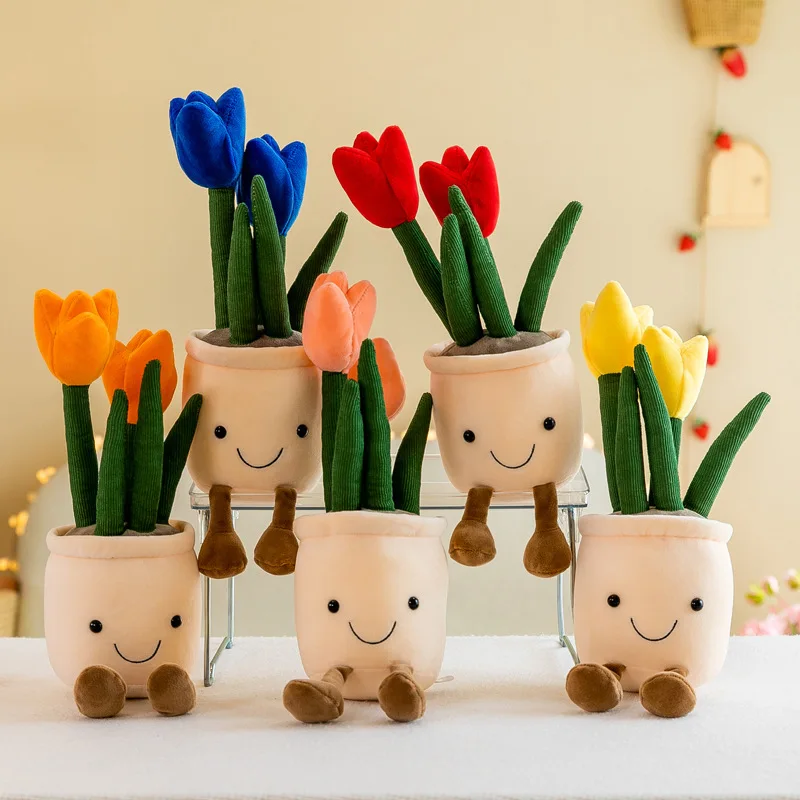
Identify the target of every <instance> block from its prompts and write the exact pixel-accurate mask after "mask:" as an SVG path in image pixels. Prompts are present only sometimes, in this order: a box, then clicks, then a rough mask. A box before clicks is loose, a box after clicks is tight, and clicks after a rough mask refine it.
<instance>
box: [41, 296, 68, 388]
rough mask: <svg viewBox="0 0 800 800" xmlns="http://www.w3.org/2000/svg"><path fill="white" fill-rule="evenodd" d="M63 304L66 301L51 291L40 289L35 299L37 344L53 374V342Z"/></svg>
mask: <svg viewBox="0 0 800 800" xmlns="http://www.w3.org/2000/svg"><path fill="white" fill-rule="evenodd" d="M63 303H64V301H63V300H62V299H61V298H60V297H59V296H58V295H57V294H56V293H55V292H51V291H50V290H49V289H39V291H38V292H36V295H35V296H34V299H33V328H34V333H35V334H36V344H37V346H38V347H39V352H40V353H41V354H42V358H43V359H44V362H45V364H47V368H48V369H49V370H50V371H51V372H53V342H54V339H55V335H56V330H57V328H58V318H59V316H60V314H61V306H62V305H63ZM56 377H58V376H56Z"/></svg>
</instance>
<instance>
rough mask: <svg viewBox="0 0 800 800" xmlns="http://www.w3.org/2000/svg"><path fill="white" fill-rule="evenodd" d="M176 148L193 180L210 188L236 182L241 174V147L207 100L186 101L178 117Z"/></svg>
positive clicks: (181, 163) (185, 170)
mask: <svg viewBox="0 0 800 800" xmlns="http://www.w3.org/2000/svg"><path fill="white" fill-rule="evenodd" d="M175 149H176V152H177V154H178V161H179V162H180V165H181V168H182V169H183V171H184V172H185V173H186V175H187V176H188V177H189V179H190V180H191V181H193V182H194V183H196V184H198V185H200V186H204V187H206V188H208V189H214V188H224V187H227V186H232V185H233V184H234V183H235V182H236V179H237V178H238V176H239V170H240V167H241V150H240V149H239V148H238V146H237V147H234V146H233V145H232V143H231V138H230V136H229V135H228V130H227V128H226V127H225V124H224V122H223V121H222V119H221V118H220V117H219V115H218V114H216V113H215V112H214V111H213V110H212V109H211V108H209V107H208V106H207V105H205V104H204V103H198V102H194V103H186V104H185V105H184V106H183V108H182V109H181V111H180V113H179V114H178V117H177V119H176V120H175Z"/></svg>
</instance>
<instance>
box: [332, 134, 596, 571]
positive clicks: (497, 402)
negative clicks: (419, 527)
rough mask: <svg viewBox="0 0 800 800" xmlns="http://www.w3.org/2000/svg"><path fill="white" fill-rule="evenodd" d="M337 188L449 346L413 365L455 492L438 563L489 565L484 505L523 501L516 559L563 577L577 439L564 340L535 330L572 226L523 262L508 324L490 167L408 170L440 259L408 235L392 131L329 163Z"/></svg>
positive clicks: (413, 226) (470, 161) (564, 219)
mask: <svg viewBox="0 0 800 800" xmlns="http://www.w3.org/2000/svg"><path fill="white" fill-rule="evenodd" d="M333 166H334V170H335V172H336V175H337V177H338V179H339V182H340V183H341V184H342V187H343V188H344V190H345V192H346V193H347V195H348V196H349V197H350V200H351V201H352V202H353V204H354V205H355V206H356V208H357V209H358V210H359V211H360V212H361V213H362V214H363V216H364V217H366V219H367V220H369V221H370V222H372V223H373V224H375V225H378V226H380V227H384V228H391V229H392V231H393V233H394V234H395V236H396V237H397V239H398V241H399V242H400V244H401V246H402V248H403V250H404V252H405V255H406V258H407V260H408V263H409V265H410V266H411V269H412V271H413V273H414V277H415V278H416V280H417V283H418V284H419V286H420V288H421V289H422V291H423V293H424V294H425V296H426V297H427V299H428V301H429V302H430V304H431V306H432V307H433V309H434V311H435V312H436V313H437V315H438V316H439V318H440V319H441V321H442V323H443V324H444V326H445V328H446V329H447V332H448V333H449V335H450V337H451V338H450V339H449V340H448V341H446V342H443V343H441V344H438V345H435V346H434V347H431V348H430V349H429V350H428V351H427V352H426V353H425V364H426V366H427V367H428V369H429V370H430V372H431V384H430V385H431V394H432V396H433V408H434V411H433V413H434V418H435V421H436V430H437V434H438V439H439V446H440V449H441V453H442V460H443V463H444V467H445V470H446V471H447V474H448V477H449V478H450V480H451V482H452V483H453V484H454V485H455V486H456V488H458V489H460V490H461V491H467V492H468V499H467V504H466V508H465V510H464V516H463V518H462V520H461V522H460V523H459V524H458V525H457V526H456V528H455V530H454V531H453V535H452V538H451V540H450V555H451V556H452V558H453V559H455V560H456V561H458V562H459V563H461V564H465V565H468V566H479V565H481V564H485V563H487V562H488V561H491V560H492V558H494V556H495V552H496V551H495V544H494V538H493V536H492V533H491V531H490V530H489V528H488V526H487V524H486V521H487V516H488V511H489V506H490V503H491V499H492V495H493V493H494V492H495V491H499V492H519V491H530V490H532V491H533V494H534V498H535V505H536V530H535V532H534V535H533V536H532V538H531V540H530V541H529V543H528V545H527V547H526V549H525V554H524V558H523V561H524V564H525V567H526V569H527V570H528V571H529V572H531V573H533V574H534V575H538V576H541V577H551V576H554V575H557V574H559V573H561V572H563V571H564V570H565V569H567V567H568V566H569V564H570V551H569V546H568V544H567V542H566V540H565V538H564V535H563V533H562V532H561V530H560V529H559V527H558V502H557V494H556V484H558V483H560V482H562V481H565V480H568V479H569V478H571V477H572V476H573V475H574V474H575V473H576V472H577V470H578V469H579V467H580V459H581V448H582V443H583V428H582V417H581V402H580V394H579V391H578V383H577V380H576V377H575V373H574V368H573V364H572V361H571V359H570V356H569V352H568V347H569V334H568V333H567V331H564V330H556V331H543V330H541V321H542V315H543V313H544V308H545V304H546V302H547V296H548V294H549V291H550V285H551V283H552V281H553V278H554V277H555V273H556V270H557V269H558V265H559V263H560V261H561V257H562V255H563V253H564V249H565V248H566V246H567V243H568V242H569V239H570V237H571V235H572V232H573V230H574V227H575V225H576V223H577V221H578V217H579V216H580V213H581V206H580V204H579V203H570V204H569V205H568V206H567V207H566V208H565V209H564V211H563V212H562V214H561V215H560V217H559V218H558V220H557V221H556V223H555V225H554V226H553V229H552V230H551V231H550V233H549V234H548V236H547V238H546V239H545V241H544V243H543V244H542V246H541V247H540V248H539V252H538V253H537V255H536V258H535V259H534V261H533V265H532V266H531V269H530V272H529V274H528V278H527V281H526V283H525V288H524V289H523V292H522V297H521V299H520V302H519V307H518V309H517V314H516V317H515V318H514V319H512V317H511V314H510V312H509V308H508V304H507V302H506V298H505V295H504V293H503V287H502V284H501V281H500V277H499V274H498V271H497V266H496V264H495V261H494V257H493V255H492V251H491V248H490V246H489V243H488V239H487V237H488V236H489V235H491V233H492V232H493V231H494V228H495V225H496V223H497V217H498V212H499V192H498V188H497V176H496V173H495V168H494V163H493V161H492V157H491V154H490V153H489V151H488V150H487V149H486V148H485V147H479V148H478V149H477V150H476V151H475V153H474V154H473V156H472V158H468V157H467V155H466V153H465V152H464V151H463V150H462V149H461V148H460V147H451V148H448V150H446V151H445V153H444V156H443V158H442V163H441V164H437V163H435V162H426V163H425V164H423V165H422V167H420V183H421V184H422V188H423V191H424V192H425V195H426V197H427V198H428V201H429V203H430V205H431V207H432V208H433V210H434V212H435V214H436V216H437V217H438V219H439V221H440V222H441V223H442V239H441V260H440V259H438V258H437V257H436V255H435V254H434V252H433V250H432V249H431V246H430V244H429V243H428V241H427V239H426V238H425V235H424V233H423V232H422V230H421V228H420V227H419V225H418V224H417V222H416V219H415V217H416V214H417V210H418V206H419V195H418V190H417V183H416V179H415V176H414V167H413V163H412V160H411V155H410V153H409V150H408V145H407V144H406V141H405V138H404V136H403V134H402V132H401V131H400V129H399V128H396V127H390V128H387V129H386V130H385V131H384V133H383V135H382V136H381V138H380V141H376V140H375V139H374V138H373V137H372V136H371V135H370V134H368V133H361V134H359V136H358V137H357V138H356V140H355V142H354V146H353V147H341V148H339V149H338V150H336V152H335V153H334V155H333Z"/></svg>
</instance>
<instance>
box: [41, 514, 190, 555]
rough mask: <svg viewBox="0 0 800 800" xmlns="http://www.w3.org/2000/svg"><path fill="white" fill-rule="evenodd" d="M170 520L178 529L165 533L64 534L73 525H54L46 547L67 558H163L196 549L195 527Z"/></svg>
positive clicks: (176, 520) (180, 521) (181, 521)
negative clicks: (129, 534)
mask: <svg viewBox="0 0 800 800" xmlns="http://www.w3.org/2000/svg"><path fill="white" fill-rule="evenodd" d="M169 524H170V525H172V527H173V528H175V529H176V530H177V531H178V533H172V534H166V535H164V536H90V535H86V536H64V534H65V533H66V532H67V531H71V530H72V529H73V528H74V527H75V526H74V525H62V526H61V527H59V528H53V530H51V531H50V532H49V533H48V534H47V540H46V541H47V549H48V550H49V551H50V552H51V553H53V554H54V555H58V556H66V557H67V558H164V557H165V556H176V555H180V554H181V553H186V552H187V551H189V550H193V549H194V528H193V527H192V526H191V525H190V524H189V523H188V522H184V521H183V520H180V519H171V520H170V521H169Z"/></svg>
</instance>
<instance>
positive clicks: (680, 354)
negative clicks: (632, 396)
mask: <svg viewBox="0 0 800 800" xmlns="http://www.w3.org/2000/svg"><path fill="white" fill-rule="evenodd" d="M642 344H643V345H644V346H645V348H646V349H647V354H648V355H649V356H650V361H651V362H652V364H653V372H654V373H655V376H656V380H657V381H658V385H659V387H660V388H661V394H662V395H663V396H664V402H665V403H666V406H667V411H669V415H670V417H673V418H674V419H686V417H687V416H688V415H689V412H690V411H691V410H692V408H693V407H694V404H695V403H696V402H697V396H698V395H699V394H700V387H701V386H702V385H703V378H704V377H705V374H706V363H707V361H708V339H707V338H706V337H705V336H694V337H692V338H691V339H689V340H688V341H686V342H684V341H682V340H681V337H680V336H678V334H677V333H676V332H675V331H674V330H672V328H667V327H664V328H656V327H654V326H652V325H651V326H650V327H649V328H647V330H646V331H645V332H644V334H643V335H642Z"/></svg>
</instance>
